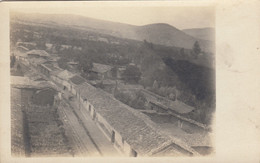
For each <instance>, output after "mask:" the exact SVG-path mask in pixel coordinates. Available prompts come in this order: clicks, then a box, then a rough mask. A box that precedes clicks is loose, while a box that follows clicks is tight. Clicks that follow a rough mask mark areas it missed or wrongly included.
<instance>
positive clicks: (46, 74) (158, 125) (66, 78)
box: [11, 43, 212, 157]
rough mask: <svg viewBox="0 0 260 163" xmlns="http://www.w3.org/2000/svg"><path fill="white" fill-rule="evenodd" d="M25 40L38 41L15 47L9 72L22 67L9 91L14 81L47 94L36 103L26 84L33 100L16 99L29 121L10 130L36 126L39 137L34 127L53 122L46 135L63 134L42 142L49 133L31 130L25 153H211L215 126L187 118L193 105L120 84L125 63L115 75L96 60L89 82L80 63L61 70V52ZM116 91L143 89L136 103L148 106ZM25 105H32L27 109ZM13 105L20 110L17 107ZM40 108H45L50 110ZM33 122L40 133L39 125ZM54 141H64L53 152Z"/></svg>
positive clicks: (17, 71)
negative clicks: (78, 67)
mask: <svg viewBox="0 0 260 163" xmlns="http://www.w3.org/2000/svg"><path fill="white" fill-rule="evenodd" d="M26 44H30V45H32V46H33V45H34V44H33V43H17V46H16V47H15V48H14V51H13V52H12V56H11V57H13V60H15V63H14V65H13V68H12V70H13V72H12V71H11V74H12V73H13V74H16V73H18V74H20V75H19V76H22V77H19V78H18V77H17V76H12V77H11V78H14V79H13V83H12V90H13V89H14V90H15V88H17V87H20V89H21V88H22V90H23V89H32V88H33V89H36V90H38V91H36V92H38V96H42V97H41V98H42V99H40V97H39V99H38V101H40V102H41V103H43V104H32V101H31V100H30V99H31V98H37V97H35V95H32V94H33V93H32V91H28V90H27V91H28V92H30V93H29V94H31V95H27V96H28V97H27V98H28V99H26V98H24V95H22V97H23V99H22V101H20V102H21V104H19V105H20V108H21V110H23V111H22V113H21V117H23V118H21V119H24V120H23V123H28V124H29V125H23V126H13V127H14V128H15V129H13V130H16V127H18V128H20V130H17V131H20V132H21V133H20V134H21V135H24V133H23V132H26V128H27V130H30V133H31V132H34V133H36V135H37V132H39V131H37V128H38V127H41V125H44V124H46V125H47V124H48V126H50V129H48V131H47V132H48V134H50V138H49V139H52V136H53V135H56V136H57V135H60V138H56V139H57V140H56V141H58V140H59V141H61V142H52V141H51V142H49V139H47V140H45V141H46V142H45V141H43V142H42V144H41V143H40V142H39V140H44V139H46V138H43V139H42V138H41V137H38V136H33V133H31V135H30V133H27V135H26V134H25V135H24V136H21V137H20V138H23V139H24V141H23V142H26V143H23V144H24V147H23V148H25V149H27V152H26V153H28V154H29V155H37V153H38V154H40V153H41V154H44V152H43V151H45V154H46V155H49V154H53V155H55V154H57V153H59V152H60V153H62V155H73V156H80V155H83V156H85V155H88V156H118V155H122V156H123V155H124V156H134V157H136V156H175V155H177V156H178V155H188V156H193V155H201V154H202V155H205V154H208V153H210V151H211V147H212V144H211V141H210V138H209V137H210V132H211V131H210V130H211V129H210V128H209V127H208V126H206V125H205V124H202V123H199V122H197V121H195V120H192V119H190V118H189V116H188V114H189V113H191V112H192V111H193V110H194V109H195V108H193V107H191V106H189V105H187V104H185V103H183V102H181V101H179V100H176V99H175V98H172V99H168V98H165V97H162V96H160V95H157V94H155V93H153V92H151V91H149V90H146V89H144V88H143V87H142V86H141V85H136V84H127V83H125V82H123V81H122V80H120V78H121V75H122V73H123V72H124V71H125V70H126V67H124V66H121V67H117V70H116V77H115V78H113V77H112V75H111V74H112V73H113V72H112V71H111V70H112V69H113V67H112V66H109V65H105V64H100V63H93V68H92V70H91V71H90V72H91V75H92V76H95V78H93V79H95V80H87V79H85V78H83V77H82V76H81V75H80V73H77V72H76V71H75V68H74V67H75V66H76V65H77V64H78V63H77V62H69V63H68V64H69V67H70V69H71V71H69V70H64V69H62V68H60V67H59V65H58V63H57V61H58V58H59V56H57V55H54V54H49V53H47V52H46V51H45V50H36V49H32V50H29V49H28V48H26V46H23V45H26ZM16 75H17V74H16ZM48 89H49V90H48ZM44 91H47V94H48V95H46V96H49V97H48V98H50V100H46V102H47V103H48V104H46V102H42V101H44V100H43V99H45V98H46V97H45V96H44V95H40V94H43V93H44ZM119 91H120V92H130V93H133V94H134V93H135V94H138V100H137V103H138V102H139V103H142V102H143V105H138V106H143V108H138V109H136V108H133V107H131V106H129V105H127V101H125V102H124V101H122V100H120V98H119V99H117V98H116V97H117V96H116V95H117V92H119ZM27 94H28V93H27ZM13 95H14V96H17V95H15V94H12V99H14V98H16V97H13ZM20 96H21V95H20ZM121 96H122V94H121ZM25 101H27V102H25ZM50 101H51V102H50ZM15 103H16V101H15ZM23 103H26V104H24V105H30V107H28V106H27V107H26V109H22V107H23V106H24V105H22V104H23ZM30 103H31V104H30ZM17 105H18V104H17ZM45 107H47V108H48V109H53V110H52V111H51V112H50V113H47V117H48V118H49V117H50V115H49V114H51V113H52V115H51V116H54V117H55V116H56V117H58V119H59V120H58V122H57V119H56V120H55V118H53V120H49V119H48V118H44V117H45V116H46V115H45V114H46V113H43V115H45V116H41V114H39V111H40V110H44V108H45ZM36 108H40V109H36ZM55 109H56V110H55ZM14 110H16V111H17V108H15V109H14ZM37 110H39V111H37ZM40 112H41V111H40ZM43 112H46V108H45V111H43ZM53 112H54V113H55V114H54V113H53ZM36 113H37V114H36ZM14 114H16V113H14ZM22 115H23V116H22ZM15 116H17V115H15ZM39 116H40V117H41V118H43V120H40V122H38V121H39V118H37V117H39ZM32 119H35V120H32ZM51 121H54V125H50V124H49V123H51ZM55 121H56V122H55ZM59 121H61V122H59ZM37 123H39V124H40V126H37V125H39V124H37ZM61 124H62V125H61ZM20 125H21V124H20ZM35 125H36V126H35ZM25 126H27V127H25ZM53 126H56V127H58V128H59V130H60V132H58V133H56V134H55V133H52V132H51V131H52V130H53V132H54V130H55V132H57V130H56V129H53ZM35 127H36V131H34V130H35V129H34V128H35ZM45 127H46V126H45ZM21 130H23V131H21ZM17 131H16V132H17ZM42 132H43V131H42ZM38 134H44V133H38ZM45 134H46V133H45ZM26 137H29V138H27V139H28V140H25V138H26ZM17 139H18V140H19V138H17ZM34 139H35V140H34ZM18 140H17V141H18ZM20 141H21V140H20ZM28 142H29V144H28ZM44 142H45V143H44ZM47 142H48V143H47ZM51 144H52V145H54V144H59V146H56V145H55V147H56V148H57V149H56V150H54V149H55V148H54V149H53V150H54V151H53V153H52V152H51V151H52V150H49V149H51V148H52V147H53V146H52V145H51ZM14 148H17V147H14ZM37 150H38V152H37ZM64 151H65V152H64Z"/></svg>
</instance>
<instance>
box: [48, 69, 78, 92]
mask: <svg viewBox="0 0 260 163" xmlns="http://www.w3.org/2000/svg"><path fill="white" fill-rule="evenodd" d="M72 76H74V74H73V73H71V72H69V71H68V70H63V71H61V72H57V73H53V74H52V75H51V78H52V80H53V81H54V82H55V83H57V84H59V85H62V86H63V89H64V90H68V89H69V88H70V83H69V79H70V78H71V77H72Z"/></svg>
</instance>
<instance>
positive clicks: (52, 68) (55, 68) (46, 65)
mask: <svg viewBox="0 0 260 163" xmlns="http://www.w3.org/2000/svg"><path fill="white" fill-rule="evenodd" d="M42 66H45V67H47V68H48V69H50V70H51V71H57V70H60V69H59V68H57V67H54V66H53V65H52V64H48V63H46V64H42Z"/></svg>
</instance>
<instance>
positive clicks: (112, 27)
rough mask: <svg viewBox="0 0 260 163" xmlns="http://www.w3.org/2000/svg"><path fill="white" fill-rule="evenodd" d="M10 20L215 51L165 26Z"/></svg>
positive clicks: (66, 18)
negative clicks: (197, 44) (197, 45)
mask: <svg viewBox="0 0 260 163" xmlns="http://www.w3.org/2000/svg"><path fill="white" fill-rule="evenodd" d="M11 20H14V21H17V20H18V21H22V22H29V23H37V24H42V25H43V24H45V25H49V26H51V25H54V26H55V25H61V26H64V25H65V26H69V27H71V28H80V29H85V30H93V31H95V32H99V33H103V34H109V35H112V36H115V37H121V38H127V39H134V40H139V41H143V40H147V41H148V42H152V43H154V44H161V45H166V46H176V47H183V48H187V49H191V48H192V47H193V44H194V42H195V41H199V43H200V46H201V48H202V49H203V50H204V51H208V52H212V49H213V42H212V41H208V40H203V39H199V38H196V37H193V36H191V35H189V34H186V33H185V32H183V31H181V30H179V29H177V28H175V27H173V26H171V25H169V24H165V23H157V24H149V25H144V26H135V25H130V24H124V23H118V22H111V21H106V20H99V19H93V18H88V17H84V16H79V15H66V14H27V13H19V14H18V13H16V14H11Z"/></svg>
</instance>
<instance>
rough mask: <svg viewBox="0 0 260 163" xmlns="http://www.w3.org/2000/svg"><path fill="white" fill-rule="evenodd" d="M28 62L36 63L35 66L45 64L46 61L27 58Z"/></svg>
mask: <svg viewBox="0 0 260 163" xmlns="http://www.w3.org/2000/svg"><path fill="white" fill-rule="evenodd" d="M29 61H30V62H31V63H36V64H38V65H39V64H42V63H44V62H47V60H46V59H43V58H29Z"/></svg>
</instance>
